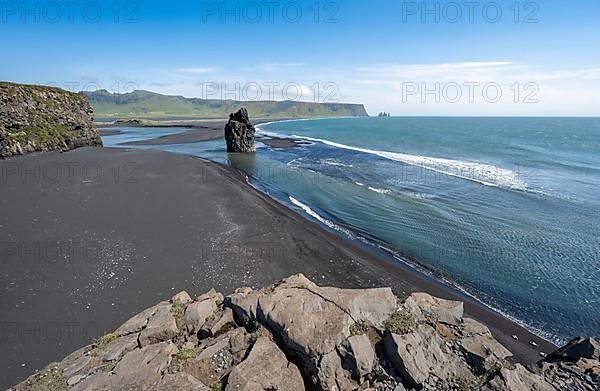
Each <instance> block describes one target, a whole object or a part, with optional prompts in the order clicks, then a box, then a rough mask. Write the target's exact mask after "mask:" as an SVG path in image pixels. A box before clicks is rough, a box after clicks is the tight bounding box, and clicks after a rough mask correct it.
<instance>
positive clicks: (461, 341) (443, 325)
mask: <svg viewBox="0 0 600 391" xmlns="http://www.w3.org/2000/svg"><path fill="white" fill-rule="evenodd" d="M398 314H402V316H398ZM102 341H104V342H102ZM598 347H599V344H598V340H597V339H594V338H589V339H583V338H579V339H575V340H573V341H572V342H571V343H569V344H568V345H567V346H566V347H565V348H563V349H560V350H558V351H557V352H555V353H553V354H549V355H548V356H547V358H546V359H544V360H542V361H540V363H539V366H540V368H539V373H533V372H530V371H529V370H528V369H527V368H525V367H524V366H522V365H520V364H518V363H517V364H514V363H513V361H514V360H513V359H511V357H510V356H511V353H510V352H509V351H508V350H507V349H506V348H504V347H503V346H502V345H501V344H500V343H499V342H497V341H496V340H495V339H494V338H493V336H492V334H491V333H490V331H489V329H488V328H487V327H485V326H484V325H482V324H480V323H478V322H476V321H475V320H473V319H470V318H466V317H464V316H463V313H462V304H461V303H459V302H453V301H448V300H441V299H437V298H434V297H432V296H429V295H427V294H414V295H411V297H409V298H407V299H406V300H404V301H400V300H398V299H397V298H396V297H395V296H394V295H393V294H392V291H391V290H390V289H388V288H378V289H355V290H351V289H340V288H326V287H320V286H318V285H316V284H315V283H314V282H312V281H311V280H309V279H308V278H306V277H305V276H303V275H295V276H292V277H289V278H286V279H284V280H282V281H281V282H279V283H278V284H275V285H273V286H270V287H268V288H264V289H261V290H253V289H250V288H241V289H238V290H236V292H235V293H233V294H231V295H229V296H227V297H224V296H223V295H221V294H220V293H217V292H216V291H214V290H211V291H210V292H208V293H206V294H203V295H201V296H199V297H198V298H197V299H196V300H192V299H191V297H190V296H189V295H188V294H187V293H185V292H181V293H179V294H177V295H175V296H174V297H173V298H172V299H171V300H170V302H162V303H159V304H158V305H156V306H154V307H151V308H148V309H146V310H144V311H142V312H141V313H140V314H138V315H136V316H134V317H132V318H131V319H129V320H128V321H127V322H125V323H124V324H123V325H122V326H121V327H119V328H118V329H117V331H115V333H112V334H110V335H108V336H106V337H105V338H101V339H100V340H99V341H98V342H96V343H94V344H93V345H90V346H87V347H85V348H82V349H80V350H78V351H76V352H74V353H72V354H71V355H69V356H68V357H66V358H65V359H64V360H63V361H61V362H60V363H57V364H51V365H50V366H49V367H48V368H47V369H46V370H44V371H41V372H40V373H38V374H35V375H33V376H31V377H30V378H28V379H27V380H25V381H24V382H22V383H21V384H18V385H17V386H16V387H15V388H14V389H15V390H17V391H21V390H30V389H44V390H65V389H66V390H92V389H94V390H96V389H98V390H142V389H143V390H200V391H205V390H216V389H220V390H335V391H346V390H360V391H364V390H370V391H404V390H408V391H413V390H419V391H420V390H425V391H434V390H435V391H440V390H441V391H444V390H448V391H450V390H452V391H458V390H481V391H530V390H534V391H554V390H574V391H579V390H581V391H591V390H598V389H600V387H599V386H600V362H599V360H598V353H599V351H598Z"/></svg>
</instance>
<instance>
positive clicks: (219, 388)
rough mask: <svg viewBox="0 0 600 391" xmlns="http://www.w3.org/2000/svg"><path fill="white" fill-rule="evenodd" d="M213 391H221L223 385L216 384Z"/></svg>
mask: <svg viewBox="0 0 600 391" xmlns="http://www.w3.org/2000/svg"><path fill="white" fill-rule="evenodd" d="M213 391H223V385H222V384H221V383H217V384H215V385H214V387H213Z"/></svg>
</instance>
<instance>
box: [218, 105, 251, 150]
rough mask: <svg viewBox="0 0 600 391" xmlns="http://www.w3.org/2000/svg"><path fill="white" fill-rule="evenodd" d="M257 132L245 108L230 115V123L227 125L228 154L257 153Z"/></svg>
mask: <svg viewBox="0 0 600 391" xmlns="http://www.w3.org/2000/svg"><path fill="white" fill-rule="evenodd" d="M255 132H256V130H255V129H254V125H252V123H251V122H250V118H249V117H248V110H246V108H245V107H242V108H241V109H239V110H238V111H237V112H236V113H232V114H229V122H227V125H225V141H226V142H227V152H256V144H255V140H254V133H255Z"/></svg>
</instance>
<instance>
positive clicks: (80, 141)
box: [0, 82, 102, 158]
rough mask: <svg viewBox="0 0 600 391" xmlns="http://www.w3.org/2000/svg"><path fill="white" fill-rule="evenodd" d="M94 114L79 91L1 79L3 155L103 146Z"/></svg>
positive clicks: (0, 146)
mask: <svg viewBox="0 0 600 391" xmlns="http://www.w3.org/2000/svg"><path fill="white" fill-rule="evenodd" d="M93 115H94V110H93V108H92V106H90V104H89V102H88V101H87V99H86V98H85V97H84V96H82V95H80V94H74V93H70V92H67V91H64V90H61V89H58V88H50V87H42V86H32V85H22V84H14V83H4V82H0V158H4V157H8V156H13V155H22V154H25V153H29V152H35V151H52V150H58V151H67V150H71V149H74V148H78V147H83V146H101V145H102V141H101V139H100V136H99V135H98V131H97V130H96V129H95V128H94V125H93V120H94V118H93Z"/></svg>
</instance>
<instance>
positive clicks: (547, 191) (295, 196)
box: [104, 117, 600, 344]
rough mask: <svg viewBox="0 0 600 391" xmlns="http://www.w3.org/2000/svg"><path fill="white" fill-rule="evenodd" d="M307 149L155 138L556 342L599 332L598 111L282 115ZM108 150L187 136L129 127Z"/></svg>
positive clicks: (287, 131)
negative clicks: (242, 175)
mask: <svg viewBox="0 0 600 391" xmlns="http://www.w3.org/2000/svg"><path fill="white" fill-rule="evenodd" d="M258 129H259V130H258V134H259V135H262V136H269V135H271V136H279V137H288V138H293V139H295V140H297V141H298V142H300V143H301V145H300V146H298V147H295V148H287V149H273V148H270V147H268V146H266V145H264V144H262V143H259V144H258V146H259V148H258V152H257V154H256V155H241V156H240V155H236V154H231V155H228V154H227V153H226V150H225V144H224V141H222V140H216V141H207V142H200V143H193V144H181V145H161V146H158V145H153V146H147V147H146V148H149V147H151V148H156V149H161V150H166V151H171V152H178V153H186V154H191V155H196V156H201V157H204V158H208V159H211V160H214V161H217V162H220V163H225V164H229V165H232V166H234V167H236V168H238V169H241V170H242V171H244V172H246V174H247V175H248V177H249V180H250V182H251V183H252V184H253V185H254V186H255V187H257V188H258V189H260V190H261V191H264V192H266V193H268V194H269V195H271V196H272V197H273V198H275V199H277V200H279V201H280V202H282V203H283V204H285V205H287V206H289V207H291V208H294V209H296V210H297V211H298V212H300V213H302V214H304V215H305V216H306V217H307V218H309V219H313V220H316V221H318V222H320V223H321V224H323V225H324V226H326V227H327V229H330V230H334V231H336V232H338V233H339V234H340V235H344V236H346V237H348V238H349V239H351V240H359V241H361V242H364V243H367V244H369V245H373V246H377V247H379V248H380V249H384V250H385V251H388V252H389V253H390V254H392V255H394V256H395V257H396V259H397V260H398V262H403V263H408V264H410V265H412V266H414V267H416V268H418V269H420V270H421V271H423V272H424V273H427V274H430V275H433V276H435V277H437V278H438V279H439V280H440V281H442V282H443V283H445V284H449V285H452V286H453V287H455V288H457V289H460V290H462V291H463V292H465V293H467V294H469V295H472V296H473V297H475V298H477V299H478V300H480V301H481V302H483V303H484V304H486V305H488V306H490V307H492V308H494V309H496V310H498V311H500V312H501V313H503V314H505V315H506V316H508V317H510V318H512V319H514V320H516V321H518V322H519V323H521V324H523V325H525V326H526V327H528V328H529V329H530V330H532V331H534V332H536V333H537V334H539V335H541V336H543V337H545V338H547V339H549V340H551V341H553V342H555V343H557V344H560V343H564V342H565V341H566V340H568V339H569V338H571V337H574V336H577V335H598V334H600V240H599V239H600V235H599V233H600V118H505V117H502V118H500V117H498V118H475V117H468V118H460V117H391V118H338V119H315V120H298V121H284V122H273V123H268V124H263V125H259V126H258ZM123 130H124V133H123V134H121V135H116V136H108V137H104V140H105V144H106V145H107V146H119V143H121V142H123V141H134V140H141V139H147V138H150V137H154V136H157V135H163V134H165V133H173V132H175V131H177V132H179V131H182V130H180V129H178V130H167V131H165V129H154V130H153V129H143V130H142V129H136V128H126V129H123Z"/></svg>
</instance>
